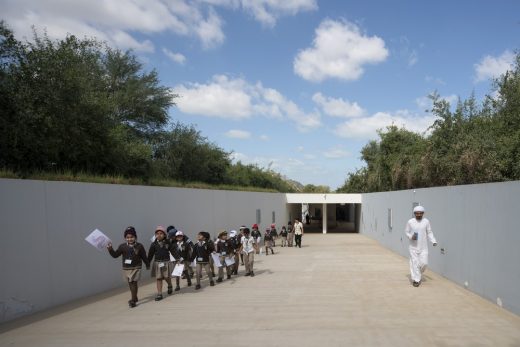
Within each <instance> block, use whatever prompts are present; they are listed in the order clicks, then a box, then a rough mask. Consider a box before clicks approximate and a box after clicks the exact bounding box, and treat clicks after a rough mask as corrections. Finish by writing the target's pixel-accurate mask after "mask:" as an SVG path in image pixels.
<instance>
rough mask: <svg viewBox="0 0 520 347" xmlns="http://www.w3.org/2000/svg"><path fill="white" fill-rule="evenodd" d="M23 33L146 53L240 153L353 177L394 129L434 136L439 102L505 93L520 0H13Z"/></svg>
mask: <svg viewBox="0 0 520 347" xmlns="http://www.w3.org/2000/svg"><path fill="white" fill-rule="evenodd" d="M0 8H2V14H1V15H0V16H1V18H2V19H4V20H5V21H6V22H7V24H8V25H9V26H10V27H11V28H12V29H13V30H14V31H15V34H16V35H17V37H18V38H20V39H22V38H24V37H26V38H30V37H31V26H33V25H34V26H35V28H36V29H37V30H39V31H40V32H41V31H42V30H44V29H45V30H46V31H47V33H48V35H49V36H50V37H52V38H63V37H64V36H65V35H66V34H67V33H72V34H74V35H77V36H80V37H83V36H88V37H93V36H94V37H97V38H98V39H100V40H105V41H107V42H108V43H109V44H110V45H112V46H115V47H119V48H121V49H125V50H126V49H132V50H133V51H134V53H135V54H136V55H137V56H138V57H139V59H140V61H141V62H143V64H144V66H145V67H146V69H153V68H155V69H156V70H157V71H158V72H159V76H160V79H161V81H162V83H163V84H164V85H168V86H170V87H171V88H173V90H174V91H175V92H176V93H178V94H179V95H181V97H180V98H179V99H177V100H176V101H177V106H175V107H173V108H172V109H171V110H170V118H171V120H172V121H181V122H183V123H189V124H194V125H196V127H197V128H198V129H199V130H200V131H201V132H202V134H203V135H204V136H206V137H207V138H208V139H209V140H211V141H212V142H215V143H216V144H217V145H219V146H220V147H222V148H223V149H225V150H227V151H232V152H233V158H234V160H241V161H242V162H244V163H256V164H258V165H259V166H261V167H266V168H267V167H270V168H272V169H274V170H275V171H278V172H280V173H282V174H284V175H286V176H288V177H289V178H292V179H295V180H298V181H300V182H301V183H303V184H309V183H312V184H315V185H328V186H330V187H331V188H332V189H335V188H337V187H338V186H340V185H342V184H343V182H344V180H345V178H346V176H347V173H348V172H352V171H354V170H355V169H356V168H360V167H361V166H362V162H361V161H360V158H359V157H360V154H359V152H360V149H361V148H362V147H363V146H364V145H365V144H366V143H367V141H369V140H371V139H376V138H377V130H378V129H381V128H385V127H386V126H388V125H390V124H396V125H399V126H404V127H406V128H407V129H409V130H413V131H417V132H424V131H426V129H427V128H428V126H429V125H431V124H432V123H433V118H432V116H431V115H430V114H429V113H427V112H425V110H427V109H428V108H429V107H430V104H429V101H428V100H429V99H428V98H427V96H428V95H429V94H430V93H432V92H433V91H437V92H438V93H439V94H440V95H441V96H442V97H443V98H446V99H447V100H449V101H450V102H456V101H457V98H459V97H460V98H462V99H466V98H468V96H469V95H470V94H471V93H472V92H474V93H475V95H476V97H477V98H479V99H481V98H482V97H483V96H484V95H485V94H489V93H491V83H490V81H491V79H492V78H493V77H496V76H498V75H500V74H501V73H503V72H504V71H506V70H507V69H508V68H510V67H511V64H512V61H513V58H514V54H515V52H516V51H518V50H519V49H520V15H519V14H520V1H517V0H495V1H484V0H471V1H470V0H460V1H447V0H439V1H435V2H431V1H430V2H426V1H417V0H380V1H375V0H365V1H340V0H337V1H332V0H329V1H319V0H0Z"/></svg>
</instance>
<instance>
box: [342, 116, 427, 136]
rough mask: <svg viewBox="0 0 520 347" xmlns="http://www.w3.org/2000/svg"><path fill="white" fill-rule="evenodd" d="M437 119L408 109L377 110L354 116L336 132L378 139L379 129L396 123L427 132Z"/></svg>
mask: <svg viewBox="0 0 520 347" xmlns="http://www.w3.org/2000/svg"><path fill="white" fill-rule="evenodd" d="M434 121H435V117H434V116H432V115H427V116H420V115H415V114H412V113H410V112H409V111H408V110H400V111H396V112H395V113H393V114H391V113H387V112H377V113H376V114H374V115H372V116H370V117H363V118H354V119H351V120H348V121H346V122H344V123H341V124H339V125H338V126H337V127H336V129H335V131H334V133H335V134H336V135H337V136H339V137H344V138H355V139H377V137H378V135H377V130H380V129H383V130H384V129H385V128H386V127H387V126H390V125H395V126H397V127H404V128H406V129H407V130H409V131H414V132H417V133H425V132H426V131H427V130H428V128H429V127H430V126H431V125H432V124H433V122H434Z"/></svg>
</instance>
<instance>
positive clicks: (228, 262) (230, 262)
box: [224, 257, 235, 266]
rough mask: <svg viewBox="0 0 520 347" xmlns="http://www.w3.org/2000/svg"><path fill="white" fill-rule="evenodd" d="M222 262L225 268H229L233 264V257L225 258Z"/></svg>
mask: <svg viewBox="0 0 520 347" xmlns="http://www.w3.org/2000/svg"><path fill="white" fill-rule="evenodd" d="M224 262H225V263H226V265H227V266H231V265H233V264H235V258H234V257H225V258H224Z"/></svg>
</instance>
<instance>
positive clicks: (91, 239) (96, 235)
mask: <svg viewBox="0 0 520 347" xmlns="http://www.w3.org/2000/svg"><path fill="white" fill-rule="evenodd" d="M85 241H87V242H88V243H90V244H91V245H92V246H94V247H96V248H97V249H98V250H100V251H105V249H106V248H107V245H108V244H109V243H112V241H111V240H110V239H109V238H108V236H106V235H105V234H103V232H101V230H99V229H95V230H94V231H92V232H91V233H90V234H89V235H88V236H87V237H85Z"/></svg>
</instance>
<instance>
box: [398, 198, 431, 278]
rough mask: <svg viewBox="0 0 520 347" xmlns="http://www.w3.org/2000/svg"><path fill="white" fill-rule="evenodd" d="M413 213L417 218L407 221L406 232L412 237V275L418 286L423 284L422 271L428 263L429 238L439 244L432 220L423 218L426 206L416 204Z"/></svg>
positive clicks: (410, 248) (409, 237)
mask: <svg viewBox="0 0 520 347" xmlns="http://www.w3.org/2000/svg"><path fill="white" fill-rule="evenodd" d="M413 214H414V215H415V218H412V219H410V220H409V221H408V222H407V223H406V227H405V232H406V236H408V239H410V246H409V250H410V275H411V278H412V282H413V286H414V287H418V286H419V285H420V284H421V276H422V273H423V272H424V270H426V265H428V239H429V240H430V242H431V243H432V244H433V245H434V246H437V241H436V240H435V236H433V232H432V227H431V225H430V221H429V220H428V219H426V218H423V215H424V207H422V206H415V208H414V209H413ZM427 238H428V239H427Z"/></svg>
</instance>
